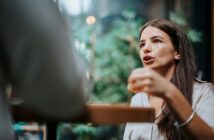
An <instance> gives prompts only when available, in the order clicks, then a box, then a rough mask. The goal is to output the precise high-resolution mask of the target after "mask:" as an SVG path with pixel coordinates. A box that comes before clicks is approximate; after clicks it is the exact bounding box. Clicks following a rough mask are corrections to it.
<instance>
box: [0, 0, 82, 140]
mask: <svg viewBox="0 0 214 140" xmlns="http://www.w3.org/2000/svg"><path fill="white" fill-rule="evenodd" d="M0 3H1V4H0V139H1V140H12V139H13V130H12V119H11V118H12V117H11V112H10V111H9V103H8V100H7V97H6V91H5V90H6V87H7V85H8V84H11V85H12V90H13V91H14V92H15V94H16V96H18V97H21V98H22V100H23V102H22V105H23V106H26V107H27V108H28V109H31V110H34V111H35V112H38V113H40V114H41V115H42V116H44V117H46V118H53V119H59V120H60V119H68V118H74V117H76V116H78V115H79V114H81V113H82V112H83V110H84V103H85V99H84V95H83V90H84V88H83V86H84V84H83V79H84V78H83V75H84V74H83V69H82V68H81V64H80V63H81V62H80V61H79V59H78V58H77V56H76V54H75V52H74V50H73V48H72V47H70V46H71V45H70V41H69V35H68V29H67V28H66V23H65V20H64V19H63V17H62V15H60V12H59V11H58V8H57V7H56V5H55V4H54V3H53V2H52V1H51V0H2V1H1V2H0Z"/></svg>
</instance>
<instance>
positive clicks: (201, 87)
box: [193, 79, 214, 94]
mask: <svg viewBox="0 0 214 140" xmlns="http://www.w3.org/2000/svg"><path fill="white" fill-rule="evenodd" d="M193 92H202V93H203V92H206V93H207V94H214V85H213V84H212V83H210V82H207V81H202V80H199V79H196V80H195V83H194V89H193Z"/></svg>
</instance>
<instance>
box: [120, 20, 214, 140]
mask: <svg viewBox="0 0 214 140" xmlns="http://www.w3.org/2000/svg"><path fill="white" fill-rule="evenodd" d="M139 39H140V45H139V47H140V51H139V55H140V58H141V60H142V62H143V65H144V67H143V68H137V69H134V70H133V71H132V73H131V74H130V76H129V79H128V90H129V91H131V92H133V93H136V95H135V96H133V98H132V100H131V106H139V107H152V108H154V109H155V122H154V123H127V125H126V128H125V133H124V140H185V139H186V140H187V139H188V140H193V139H194V140H195V139H197V140H199V139H201V140H202V139H203V140H211V139H214V119H213V118H214V102H213V101H214V86H213V84H211V83H208V82H203V81H200V80H197V79H196V78H195V75H196V64H195V59H194V55H193V51H192V48H191V46H190V43H189V41H188V39H187V36H186V34H185V33H184V32H183V31H181V30H180V29H179V27H178V26H177V25H175V24H173V23H171V22H170V21H167V20H164V19H154V20H151V21H149V22H148V23H146V24H145V25H144V26H143V27H142V29H141V31H140V38H139Z"/></svg>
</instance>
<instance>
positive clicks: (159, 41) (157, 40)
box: [153, 39, 162, 43]
mask: <svg viewBox="0 0 214 140" xmlns="http://www.w3.org/2000/svg"><path fill="white" fill-rule="evenodd" d="M153 42H154V43H161V42H162V41H161V40H160V39H155V40H153Z"/></svg>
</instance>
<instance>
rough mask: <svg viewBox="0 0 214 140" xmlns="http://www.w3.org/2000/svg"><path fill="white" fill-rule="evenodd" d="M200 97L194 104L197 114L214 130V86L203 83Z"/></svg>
mask: <svg viewBox="0 0 214 140" xmlns="http://www.w3.org/2000/svg"><path fill="white" fill-rule="evenodd" d="M203 85H204V86H203V87H202V89H201V92H202V96H201V97H200V98H201V99H200V100H199V101H198V103H197V104H196V112H197V114H198V115H199V116H200V117H201V118H202V119H203V120H204V121H205V122H206V123H207V124H208V125H209V126H210V127H212V129H213V130H214V119H213V118H214V86H213V85H212V84H211V83H203Z"/></svg>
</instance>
